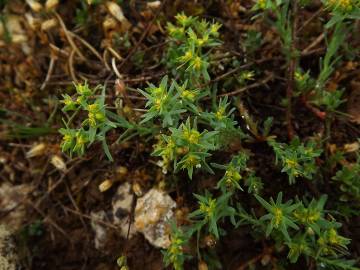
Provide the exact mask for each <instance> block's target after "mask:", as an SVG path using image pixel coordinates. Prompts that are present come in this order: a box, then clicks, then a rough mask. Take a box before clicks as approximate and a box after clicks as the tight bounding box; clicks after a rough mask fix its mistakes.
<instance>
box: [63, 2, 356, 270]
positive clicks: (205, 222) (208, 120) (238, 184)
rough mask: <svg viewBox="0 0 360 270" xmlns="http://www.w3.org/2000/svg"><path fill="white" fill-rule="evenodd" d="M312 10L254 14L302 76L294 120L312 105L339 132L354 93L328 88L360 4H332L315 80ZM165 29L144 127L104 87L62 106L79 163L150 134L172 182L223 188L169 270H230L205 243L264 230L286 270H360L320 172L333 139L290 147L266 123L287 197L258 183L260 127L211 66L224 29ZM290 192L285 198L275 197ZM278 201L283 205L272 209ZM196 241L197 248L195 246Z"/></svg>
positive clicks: (351, 184)
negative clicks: (112, 105) (306, 39)
mask: <svg viewBox="0 0 360 270" xmlns="http://www.w3.org/2000/svg"><path fill="white" fill-rule="evenodd" d="M295 2H296V3H295ZM309 2H310V1H286V0H282V1H281V0H276V1H273V0H261V1H260V0H259V1H257V3H256V4H255V6H254V12H256V16H264V17H266V18H268V19H269V20H268V22H270V24H271V25H272V26H274V27H275V29H276V31H277V33H278V35H279V37H280V40H281V45H282V50H281V52H282V53H283V54H284V55H285V56H286V63H287V65H295V66H293V68H292V69H293V73H292V75H291V76H293V77H292V80H293V89H292V90H293V92H292V93H290V95H289V93H287V94H288V95H287V97H286V104H285V105H286V108H285V109H286V110H290V109H291V106H289V104H291V102H292V100H293V99H296V98H300V97H303V98H304V102H305V103H306V104H307V105H308V103H309V102H310V103H311V106H317V110H320V109H321V110H322V109H323V110H324V111H325V113H326V117H327V116H329V115H330V116H331V117H328V118H327V124H329V123H330V122H331V121H332V119H333V116H334V115H336V113H337V110H338V108H339V107H340V105H341V104H342V103H343V99H342V95H343V91H342V90H335V91H330V90H329V89H328V85H327V82H328V81H329V79H330V77H331V76H332V74H333V72H334V70H335V69H336V64H337V63H338V62H339V61H340V55H339V51H340V50H341V43H342V42H343V41H344V40H345V39H346V31H345V26H348V25H349V21H350V20H353V19H356V18H357V17H358V13H359V11H360V9H359V3H358V1H323V2H324V4H325V10H328V11H329V12H330V13H331V19H330V21H329V22H328V23H326V24H325V25H324V31H327V32H326V33H327V34H328V35H331V37H330V39H329V41H328V43H327V50H326V52H325V54H324V57H323V58H322V59H321V60H320V63H319V64H320V70H319V74H318V76H317V77H316V76H314V75H312V74H311V72H310V71H303V70H302V69H301V67H300V65H299V64H298V61H297V60H298V59H299V57H300V56H299V52H298V51H297V49H296V48H294V46H293V45H294V33H293V31H294V29H293V24H294V16H295V15H296V14H293V13H292V12H293V11H294V10H296V9H295V8H294V5H299V7H300V8H301V7H305V6H306V5H308V4H309ZM295 7H296V8H297V6H295ZM166 29H167V34H168V37H167V42H168V43H167V49H166V52H165V53H164V58H163V59H164V61H163V62H164V63H163V64H164V66H166V68H167V70H168V75H166V76H164V77H163V78H162V79H161V80H160V82H159V83H158V84H149V85H148V87H146V88H145V89H138V93H140V94H141V95H142V96H143V97H145V99H146V102H145V104H144V109H145V112H144V113H143V115H142V118H141V119H140V120H139V121H138V122H137V123H134V122H131V121H128V120H126V119H125V118H124V117H122V116H120V115H117V114H116V113H114V112H112V111H111V110H110V109H108V108H107V106H106V103H105V89H102V91H101V93H100V95H97V91H98V89H100V88H94V89H91V88H90V87H89V86H88V85H87V84H86V83H85V84H79V85H76V86H75V88H76V94H75V95H73V96H69V95H64V96H63V104H64V107H63V111H64V112H65V113H70V112H71V115H70V116H68V117H67V118H66V119H65V120H64V124H65V128H62V129H60V133H61V134H63V136H64V137H63V142H62V143H61V147H62V150H63V151H64V152H69V153H70V155H71V154H78V155H83V154H84V153H85V150H86V148H87V147H89V146H90V145H91V144H93V143H96V142H100V143H101V144H102V146H103V149H104V151H105V154H106V155H107V157H108V158H109V159H110V160H112V157H111V154H110V150H109V147H108V146H107V142H106V134H107V133H108V132H109V131H110V130H112V129H117V128H121V129H122V130H125V132H124V133H125V134H126V133H127V134H129V132H133V134H134V135H135V136H136V135H147V137H148V139H149V140H150V141H152V143H153V151H152V156H154V157H156V158H158V162H157V165H159V166H160V167H161V169H162V171H163V173H164V174H167V175H169V174H170V175H172V174H176V175H178V176H179V178H181V181H185V182H187V181H197V180H198V179H199V178H200V177H203V175H212V176H211V177H212V178H214V179H216V184H215V185H213V186H212V188H209V189H208V190H205V191H204V192H198V191H195V190H194V192H193V193H194V199H195V201H196V206H193V209H192V210H193V211H192V212H191V213H190V214H189V215H187V216H186V218H185V222H183V224H182V225H178V224H179V222H178V221H177V220H172V221H169V223H171V230H170V231H171V239H170V240H171V244H170V246H169V247H168V249H166V250H164V251H163V254H164V262H165V264H166V265H171V266H172V267H173V268H174V269H176V270H180V269H187V268H186V267H185V264H186V261H188V260H189V261H190V260H192V259H193V258H194V257H197V258H198V260H199V261H201V262H204V263H206V264H207V265H208V266H209V267H210V268H212V269H215V268H219V269H221V267H222V266H221V262H220V261H219V260H218V259H217V256H216V254H214V251H213V250H211V251H209V248H208V246H206V245H205V247H204V245H201V242H202V241H203V240H204V239H205V238H211V239H213V240H214V242H215V243H216V241H221V239H222V237H223V236H224V235H226V234H228V231H229V230H244V229H245V226H251V227H252V228H253V232H252V236H253V238H254V242H257V241H258V239H261V241H263V242H266V243H267V244H268V245H269V246H271V250H272V251H273V253H275V254H279V256H280V257H281V255H282V254H285V253H286V254H287V259H286V260H281V262H279V265H280V266H279V267H282V268H278V269H290V268H291V267H292V264H295V263H297V262H298V261H299V260H303V261H304V262H305V263H306V264H307V265H308V267H310V266H311V267H313V268H312V269H315V268H314V267H316V269H359V268H357V267H356V266H355V265H356V263H357V262H356V261H355V260H353V259H351V255H350V254H349V251H348V246H349V244H350V242H351V239H348V238H347V237H345V236H343V235H342V224H341V221H342V220H341V219H342V218H341V217H340V216H339V215H337V213H336V212H334V211H332V210H331V208H330V207H334V205H336V203H337V202H331V201H330V202H328V205H327V207H325V205H326V202H327V201H328V197H329V196H331V194H328V195H326V194H324V193H325V189H322V184H323V181H325V180H324V178H325V177H322V176H321V174H322V173H323V170H321V169H320V168H319V167H320V165H321V164H322V159H323V158H324V155H325V154H326V151H327V149H326V147H325V146H326V144H325V143H324V141H326V140H328V138H320V139H319V138H316V137H315V136H314V138H313V139H307V140H305V139H304V138H300V137H297V136H295V137H294V136H289V137H290V138H289V140H288V141H283V140H281V139H279V138H277V137H275V136H270V135H269V134H270V133H271V122H272V120H271V119H270V120H266V121H263V122H264V136H260V135H258V136H257V139H258V142H257V143H263V145H262V147H264V148H268V150H269V151H270V152H271V155H272V157H273V164H274V165H276V166H274V170H278V171H279V172H283V173H285V175H286V180H285V181H281V182H279V187H276V188H275V187H273V184H272V183H269V182H268V181H267V179H262V178H260V177H259V176H258V174H257V169H256V168H253V166H252V165H251V161H252V159H253V155H252V153H251V151H250V150H249V149H246V147H245V146H246V143H247V142H248V141H249V140H244V139H246V138H249V137H251V136H253V135H254V133H253V132H251V131H252V130H255V129H254V127H255V126H256V123H255V122H253V121H250V120H251V117H250V116H248V115H247V114H245V113H244V110H239V108H238V106H237V104H238V103H237V102H233V99H231V98H230V97H228V96H227V94H226V93H223V94H222V97H219V96H218V90H219V89H218V85H217V84H216V83H214V82H213V81H212V80H214V79H215V78H214V77H213V74H212V72H211V67H212V63H213V62H212V60H211V59H212V57H213V56H214V55H215V52H216V50H217V49H219V48H220V47H221V44H222V42H221V40H220V37H221V35H220V29H221V24H220V23H218V22H215V21H208V20H201V19H199V18H197V17H192V16H187V15H185V13H180V14H178V15H177V16H176V17H175V22H174V23H168V24H167V27H166ZM330 29H331V31H330ZM330 32H331V33H332V34H330ZM294 59H295V61H293V60H294ZM242 74H247V75H246V76H245V77H243V78H242V79H243V80H242V83H243V84H245V85H246V84H247V82H248V81H251V80H256V78H255V76H254V73H253V72H252V71H248V70H245V71H243V72H242ZM235 101H237V100H235ZM309 106H310V105H309ZM239 112H240V113H239ZM76 117H78V118H80V119H83V120H82V121H80V122H79V121H78V122H77V123H80V125H79V126H78V127H75V128H74V127H71V126H72V125H74V119H75V118H76ZM326 117H325V118H326ZM249 119H250V120H249ZM287 124H288V125H289V124H291V123H289V122H288V123H287ZM250 125H251V126H250ZM256 127H257V126H256ZM327 127H329V125H327ZM252 128H253V129H252ZM327 134H328V133H327ZM290 135H291V134H290ZM255 137H256V136H255ZM260 137H261V140H260V139H259V138H260ZM120 138H123V135H120ZM233 141H240V145H241V147H239V149H237V150H236V151H232V152H231V155H228V154H226V153H228V152H226V151H228V150H229V147H228V146H229V145H230V144H231V142H233ZM224 153H225V155H224ZM218 157H220V158H219V159H217V158H218ZM359 160H360V159H359V158H358V159H357V162H356V163H354V164H351V165H349V164H345V163H344V164H342V165H341V166H340V167H339V169H338V170H337V171H336V172H335V174H334V175H332V176H331V181H332V184H334V185H335V186H336V187H338V188H339V193H341V198H342V199H344V200H345V199H346V200H348V199H351V200H359V198H360V191H359V190H360V187H359V184H358V182H359V173H360V169H359ZM183 171H184V172H185V173H183ZM328 174H330V172H326V175H327V177H328ZM165 177H166V176H165ZM206 177H207V176H206ZM328 178H329V177H328ZM300 179H301V181H300ZM305 182H306V183H305ZM171 184H173V183H170V185H171ZM306 184H309V185H310V186H311V185H314V189H316V190H317V191H318V192H317V193H315V194H314V193H311V192H304V193H301V194H300V193H299V195H298V196H293V193H289V194H288V193H287V192H286V190H287V188H289V185H292V186H296V187H298V188H299V187H303V186H307V185H306ZM279 189H280V190H283V191H275V190H279ZM271 194H272V195H271ZM274 195H276V199H273V198H272V196H274ZM284 197H285V198H284ZM243 198H247V199H246V201H244V200H243ZM267 198H270V199H267ZM248 201H250V202H251V203H248ZM192 241H195V242H196V244H195V247H194V245H192V244H191V243H192ZM272 256H275V255H272ZM277 263H278V262H277V261H273V264H275V265H276V264H277ZM276 267H277V266H276ZM284 267H285V268H284ZM242 269H245V268H242ZM249 269H250V268H249ZM253 269H255V268H253Z"/></svg>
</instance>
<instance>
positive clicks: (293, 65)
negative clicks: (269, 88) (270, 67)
mask: <svg viewBox="0 0 360 270" xmlns="http://www.w3.org/2000/svg"><path fill="white" fill-rule="evenodd" d="M297 12H298V1H297V0H294V1H293V4H292V14H293V22H292V31H291V47H290V59H289V61H290V62H289V73H288V83H287V88H286V98H287V101H288V104H287V110H286V123H287V132H288V138H289V140H291V139H292V138H293V137H294V128H293V126H292V123H291V111H292V104H291V101H292V96H293V91H294V86H295V69H296V59H297V57H296V29H297Z"/></svg>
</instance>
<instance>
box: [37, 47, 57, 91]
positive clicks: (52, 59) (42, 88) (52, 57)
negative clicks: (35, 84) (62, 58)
mask: <svg viewBox="0 0 360 270" xmlns="http://www.w3.org/2000/svg"><path fill="white" fill-rule="evenodd" d="M50 57H51V58H50V63H49V68H48V71H47V73H46V77H45V81H44V82H43V84H42V85H41V87H40V90H44V89H45V87H46V85H47V83H48V82H49V80H50V77H51V74H52V73H53V70H54V66H55V61H56V57H54V56H53V55H52V54H51V56H50Z"/></svg>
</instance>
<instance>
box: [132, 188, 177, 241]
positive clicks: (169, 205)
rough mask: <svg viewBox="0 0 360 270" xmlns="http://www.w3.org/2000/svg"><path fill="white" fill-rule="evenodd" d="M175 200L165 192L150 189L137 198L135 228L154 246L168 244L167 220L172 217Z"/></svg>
mask: <svg viewBox="0 0 360 270" xmlns="http://www.w3.org/2000/svg"><path fill="white" fill-rule="evenodd" d="M175 207H176V203H175V201H174V200H173V199H172V198H171V197H170V196H169V195H168V194H166V193H165V192H163V191H161V190H158V189H155V188H153V189H151V190H150V191H149V192H147V193H146V194H145V195H144V196H143V197H142V198H139V199H138V200H137V204H136V209H135V228H136V230H137V231H139V232H141V233H143V234H144V236H145V238H146V239H147V240H148V241H149V242H150V243H151V244H152V245H153V246H155V247H158V248H167V247H168V246H169V245H170V236H169V230H168V225H169V220H170V219H172V218H173V216H174V211H173V209H174V208H175Z"/></svg>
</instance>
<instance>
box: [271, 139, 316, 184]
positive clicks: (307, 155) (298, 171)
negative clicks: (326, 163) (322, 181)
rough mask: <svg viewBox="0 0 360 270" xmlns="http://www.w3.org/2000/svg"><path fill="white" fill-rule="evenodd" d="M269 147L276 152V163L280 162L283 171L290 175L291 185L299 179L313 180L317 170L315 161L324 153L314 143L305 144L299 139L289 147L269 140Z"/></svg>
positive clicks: (293, 141) (294, 140)
mask: <svg viewBox="0 0 360 270" xmlns="http://www.w3.org/2000/svg"><path fill="white" fill-rule="evenodd" d="M269 145H270V146H271V147H272V148H273V150H274V152H275V157H276V160H275V163H276V164H277V163H279V162H280V163H281V166H282V170H281V171H282V172H286V173H287V174H288V176H289V184H294V183H295V182H296V178H298V177H305V178H306V179H310V180H311V179H312V177H313V175H314V174H315V173H316V168H317V166H316V163H315V159H316V158H317V157H319V156H320V155H321V152H322V150H321V149H317V148H316V144H315V142H314V141H309V142H308V143H307V144H303V143H301V142H300V140H299V138H298V137H297V138H294V139H293V140H292V141H291V142H290V144H289V145H288V144H285V143H278V142H276V141H275V140H269Z"/></svg>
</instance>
